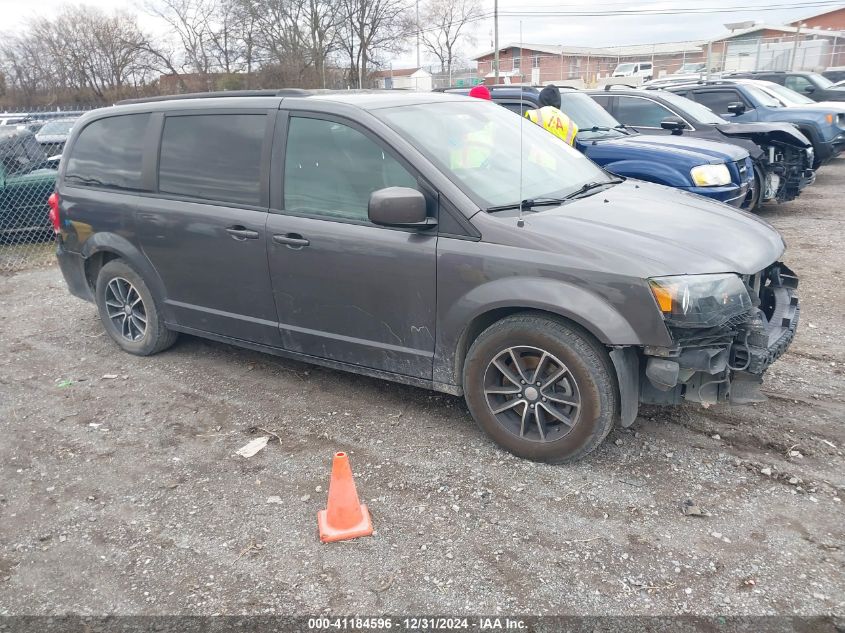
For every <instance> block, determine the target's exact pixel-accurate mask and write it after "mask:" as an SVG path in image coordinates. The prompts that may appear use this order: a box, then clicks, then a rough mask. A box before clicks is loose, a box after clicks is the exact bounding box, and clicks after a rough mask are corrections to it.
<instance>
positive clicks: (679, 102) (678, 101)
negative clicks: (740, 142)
mask: <svg viewBox="0 0 845 633" xmlns="http://www.w3.org/2000/svg"><path fill="white" fill-rule="evenodd" d="M660 96H661V97H663V99H664V100H665V101H666V102H667V103H668V104H669V105H673V106H675V107H676V108H678V109H679V110H682V111H684V112H686V113H687V114H689V115H690V116H691V117H693V118H694V119H697V120H698V121H701V122H702V123H706V124H708V125H709V124H717V123H727V121H725V120H724V119H723V118H722V117H720V116H719V115H717V114H715V113H714V112H713V110H711V109H710V108H708V107H706V106H703V105H701V104H700V103H698V102H697V101H693V100H692V99H687V98H686V97H682V96H681V95H676V94H675V93H674V92H668V91H666V92H662V93H661V95H660Z"/></svg>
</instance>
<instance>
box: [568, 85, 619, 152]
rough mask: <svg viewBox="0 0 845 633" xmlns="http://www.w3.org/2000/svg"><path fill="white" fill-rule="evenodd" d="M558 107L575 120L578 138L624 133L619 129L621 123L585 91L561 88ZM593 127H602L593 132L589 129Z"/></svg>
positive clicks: (617, 135) (606, 136)
mask: <svg viewBox="0 0 845 633" xmlns="http://www.w3.org/2000/svg"><path fill="white" fill-rule="evenodd" d="M560 109H561V110H562V111H563V113H564V114H566V116H568V117H569V118H570V119H572V120H573V121H575V125H577V126H578V138H579V139H581V140H587V139H594V138H617V137H619V136H624V135H625V133H624V132H623V131H622V130H621V129H620V128H621V127H622V124H621V123H619V121H617V120H616V119H614V118H613V116H612V115H611V114H610V113H609V112H608V111H607V110H605V109H604V108H602V107H601V106H600V105H599V104H598V103H596V102H595V101H593V99H592V98H591V97H590V96H589V95H587V94H586V93H583V92H576V91H574V90H561V91H560ZM594 127H599V128H602V129H601V130H596V131H595V132H594V131H593V130H592V129H591V128H594Z"/></svg>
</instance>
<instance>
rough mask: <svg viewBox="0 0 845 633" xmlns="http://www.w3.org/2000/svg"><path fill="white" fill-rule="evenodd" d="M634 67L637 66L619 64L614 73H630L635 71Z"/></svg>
mask: <svg viewBox="0 0 845 633" xmlns="http://www.w3.org/2000/svg"><path fill="white" fill-rule="evenodd" d="M634 66H636V64H619V65H618V66H617V67H616V70H614V71H613V72H615V73H630V72H632V71H633V70H634Z"/></svg>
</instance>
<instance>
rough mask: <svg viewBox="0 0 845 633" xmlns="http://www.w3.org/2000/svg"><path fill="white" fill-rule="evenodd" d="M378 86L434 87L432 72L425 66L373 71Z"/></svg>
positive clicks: (423, 88) (399, 87)
mask: <svg viewBox="0 0 845 633" xmlns="http://www.w3.org/2000/svg"><path fill="white" fill-rule="evenodd" d="M373 77H374V79H375V82H376V87H377V88H385V89H391V88H394V89H404V90H422V91H425V92H430V91H431V90H432V89H433V88H434V83H433V81H432V76H431V73H430V72H428V71H427V70H426V69H425V68H390V69H388V70H380V71H378V72H377V73H373Z"/></svg>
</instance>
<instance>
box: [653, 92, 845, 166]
mask: <svg viewBox="0 0 845 633" xmlns="http://www.w3.org/2000/svg"><path fill="white" fill-rule="evenodd" d="M768 83H769V82H759V81H755V80H753V79H718V80H714V81H702V82H697V83H688V84H680V85H671V86H666V87H665V88H664V90H668V91H670V92H674V93H675V94H679V95H681V96H684V97H687V98H688V99H692V100H693V101H697V102H698V103H700V104H702V105H704V106H706V107H708V108H710V109H711V110H712V111H713V112H715V113H716V114H718V115H719V116H721V117H722V118H723V119H725V120H727V121H730V122H732V123H733V122H736V123H739V122H743V123H750V122H752V121H765V122H772V121H778V122H784V123H792V124H793V125H795V127H797V128H798V130H799V131H800V132H801V133H802V134H803V135H804V136H806V137H807V138H808V139H810V142H811V143H812V144H813V157H814V160H813V169H818V168H819V167H821V166H822V165H824V164H825V163H826V162H828V161H830V160H832V159H833V158H836V157H837V156H839V154H840V153H841V152H842V150H843V149H845V104H841V103H831V104H823V103H814V104H812V105H810V104H806V105H800V104H796V105H785V103H784V101H783V100H782V99H781V98H777V97H775V96H773V95H772V94H770V93H769V92H768V90H766V89H764V87H765V85H766V84H768ZM761 84H762V85H761Z"/></svg>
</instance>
